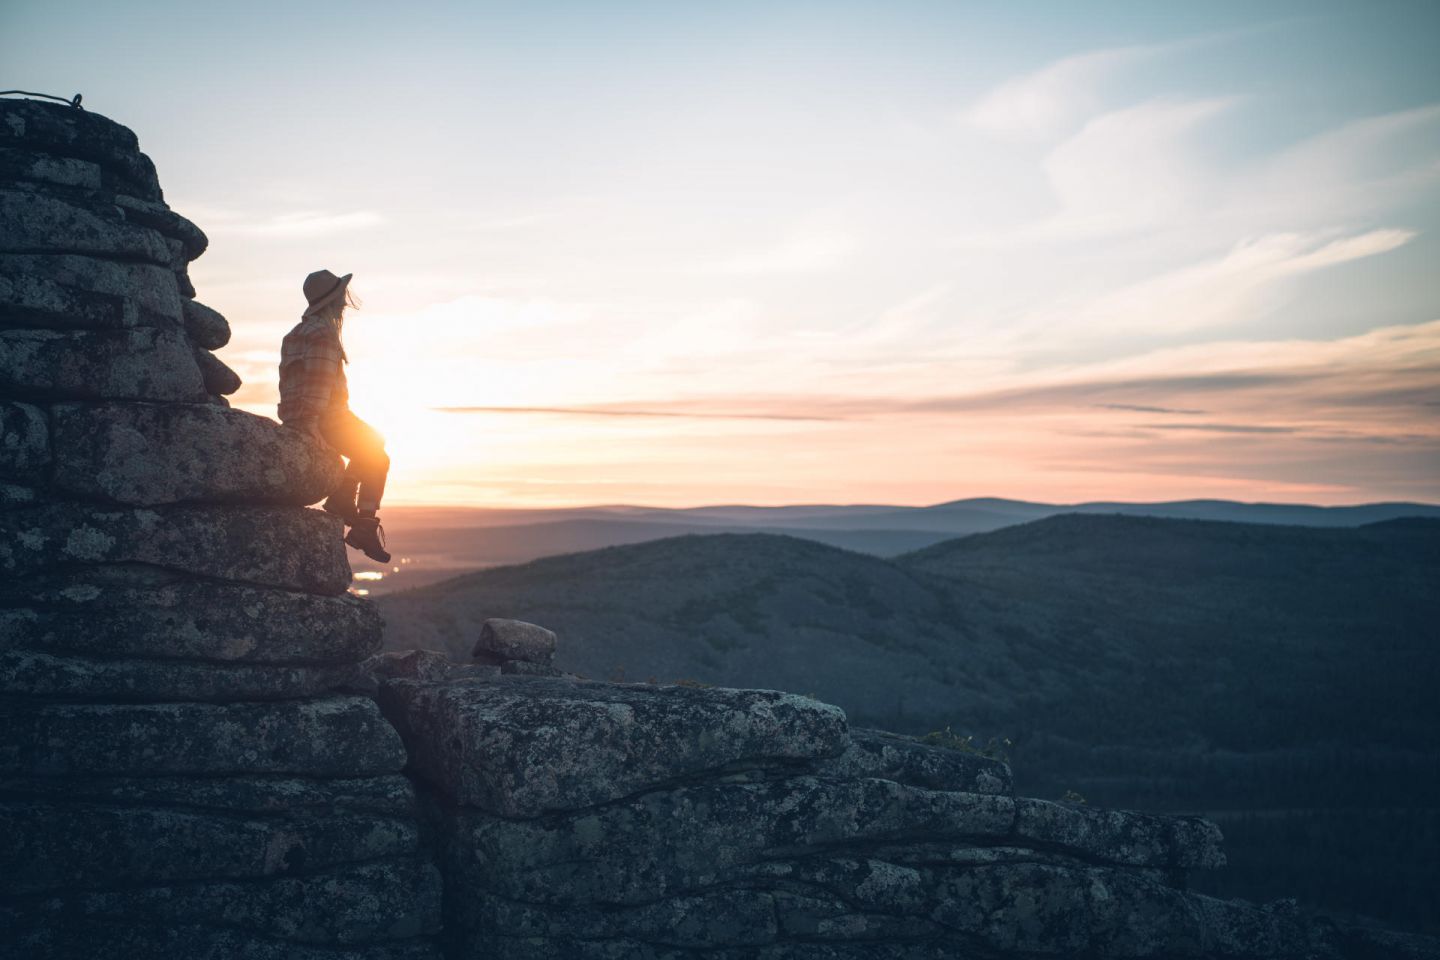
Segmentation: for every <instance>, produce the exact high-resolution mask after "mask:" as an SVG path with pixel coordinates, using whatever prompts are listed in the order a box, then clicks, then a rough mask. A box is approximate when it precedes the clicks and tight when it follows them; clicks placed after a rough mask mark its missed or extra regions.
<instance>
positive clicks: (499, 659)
mask: <svg viewBox="0 0 1440 960" xmlns="http://www.w3.org/2000/svg"><path fill="white" fill-rule="evenodd" d="M555 641H556V638H555V633H554V631H552V630H547V629H545V628H544V627H542V626H540V625H538V624H534V623H526V622H525V621H524V620H506V619H504V618H502V617H491V618H490V619H489V620H486V621H485V622H484V623H483V624H481V625H480V637H479V638H478V639H477V640H476V641H475V649H474V650H473V651H472V653H471V655H472V656H473V657H474V658H475V659H477V660H479V661H481V662H482V663H494V664H500V663H503V662H505V661H506V660H519V661H521V662H524V663H538V664H543V665H547V666H548V665H549V664H550V663H552V662H553V661H554V660H555Z"/></svg>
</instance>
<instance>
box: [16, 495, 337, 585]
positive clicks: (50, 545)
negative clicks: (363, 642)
mask: <svg viewBox="0 0 1440 960" xmlns="http://www.w3.org/2000/svg"><path fill="white" fill-rule="evenodd" d="M341 530H342V526H341V523H340V520H339V518H337V517H332V516H330V515H328V514H326V513H324V512H323V511H320V510H307V509H305V508H302V507H241V506H169V507H150V508H132V509H123V510H122V509H115V510H105V509H96V508H89V507H83V506H80V505H77V504H50V505H46V506H41V507H35V508H31V509H20V510H10V511H6V512H4V513H0V573H5V574H7V575H11V576H29V575H35V574H43V573H46V572H48V571H51V570H54V569H55V568H57V567H60V566H62V565H68V564H85V563H93V564H105V563H147V564H153V565H155V566H159V567H164V568H167V569H171V570H178V571H180V572H182V573H192V574H199V575H201V576H207V577H216V578H219V579H222V580H235V581H240V582H244V583H252V584H259V585H262V586H272V587H280V588H282V589H288V590H299V591H304V592H308V593H317V594H322V595H335V594H340V593H343V592H345V590H346V588H347V587H349V585H350V561H349V559H348V558H347V557H346V556H345V545H344V542H343V541H342V540H341Z"/></svg>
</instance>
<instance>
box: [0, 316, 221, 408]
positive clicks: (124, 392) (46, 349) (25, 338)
mask: <svg viewBox="0 0 1440 960" xmlns="http://www.w3.org/2000/svg"><path fill="white" fill-rule="evenodd" d="M0 396H5V397H12V398H16V399H55V400H157V401H176V402H181V403H195V402H200V401H203V400H204V399H205V396H206V393H205V383H204V380H203V379H202V378H201V376H200V367H199V366H198V365H197V364H196V362H195V354H194V350H193V348H192V347H191V346H190V344H189V343H188V342H186V340H185V337H184V335H183V334H182V333H181V332H180V331H179V330H177V329H166V328H157V327H138V328H136V329H133V330H75V331H66V332H61V331H55V330H0Z"/></svg>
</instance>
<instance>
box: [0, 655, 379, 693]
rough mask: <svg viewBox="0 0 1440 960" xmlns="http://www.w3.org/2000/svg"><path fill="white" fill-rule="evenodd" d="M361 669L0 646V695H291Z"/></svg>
mask: <svg viewBox="0 0 1440 960" xmlns="http://www.w3.org/2000/svg"><path fill="white" fill-rule="evenodd" d="M359 676H360V666H359V664H337V665H330V666H313V667H312V666H304V667H297V666H278V665H275V664H268V663H267V664H259V665H256V664H214V663H189V662H184V661H179V660H111V659H96V658H89V657H57V656H54V655H52V654H48V653H32V652H30V651H27V650H10V651H0V695H3V696H9V697H40V698H44V699H48V700H91V701H94V700H106V701H114V702H120V703H129V702H151V703H154V702H168V701H174V700H198V701H203V702H210V703H233V702H235V701H249V700H292V699H296V698H298V697H314V696H318V695H320V694H323V693H329V692H330V691H332V690H340V689H353V688H354V686H355V682H356V680H357V679H358V677H359Z"/></svg>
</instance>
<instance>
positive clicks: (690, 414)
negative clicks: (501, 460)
mask: <svg viewBox="0 0 1440 960" xmlns="http://www.w3.org/2000/svg"><path fill="white" fill-rule="evenodd" d="M430 409H432V410H435V411H437V412H439V413H487V414H559V415H563V416H576V417H642V418H643V417H680V418H685V419H700V420H808V421H823V420H840V419H844V418H843V417H837V416H824V415H820V414H803V413H770V412H764V411H761V412H748V411H729V410H686V409H680V408H672V409H653V410H645V409H637V408H633V407H624V406H612V405H608V404H604V405H597V406H593V407H583V406H582V407H431V408H430Z"/></svg>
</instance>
